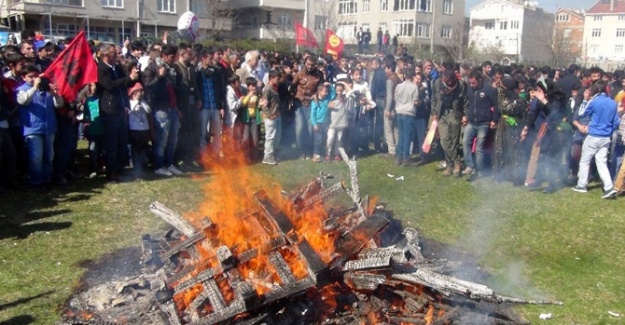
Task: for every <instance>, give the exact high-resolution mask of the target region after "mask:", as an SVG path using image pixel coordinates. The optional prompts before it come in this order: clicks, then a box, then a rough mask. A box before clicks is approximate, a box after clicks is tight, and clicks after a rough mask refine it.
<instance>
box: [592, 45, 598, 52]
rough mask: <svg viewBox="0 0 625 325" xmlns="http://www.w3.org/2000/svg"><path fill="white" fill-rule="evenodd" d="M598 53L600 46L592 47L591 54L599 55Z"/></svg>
mask: <svg viewBox="0 0 625 325" xmlns="http://www.w3.org/2000/svg"><path fill="white" fill-rule="evenodd" d="M597 51H599V44H593V45H591V46H590V52H591V53H597Z"/></svg>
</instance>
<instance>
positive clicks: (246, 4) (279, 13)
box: [228, 0, 316, 39]
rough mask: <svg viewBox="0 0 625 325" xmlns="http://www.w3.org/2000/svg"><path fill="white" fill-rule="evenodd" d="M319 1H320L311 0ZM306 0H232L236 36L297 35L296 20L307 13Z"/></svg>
mask: <svg viewBox="0 0 625 325" xmlns="http://www.w3.org/2000/svg"><path fill="white" fill-rule="evenodd" d="M310 1H316V0H310ZM307 3H308V1H305V0H230V1H228V7H229V8H230V9H232V10H234V11H235V12H236V14H234V16H233V20H234V21H233V25H234V26H233V28H232V33H231V36H232V37H234V38H252V39H280V38H291V39H292V38H294V37H295V27H294V25H295V22H302V21H303V20H304V16H305V9H306V8H305V5H306V4H307Z"/></svg>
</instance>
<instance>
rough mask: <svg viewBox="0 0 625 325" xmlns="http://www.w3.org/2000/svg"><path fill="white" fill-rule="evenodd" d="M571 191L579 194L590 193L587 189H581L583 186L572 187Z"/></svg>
mask: <svg viewBox="0 0 625 325" xmlns="http://www.w3.org/2000/svg"><path fill="white" fill-rule="evenodd" d="M571 189H572V190H573V191H575V192H579V193H586V192H588V190H586V188H585V187H581V186H577V185H576V186H575V187H571Z"/></svg>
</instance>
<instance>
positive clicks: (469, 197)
mask: <svg viewBox="0 0 625 325" xmlns="http://www.w3.org/2000/svg"><path fill="white" fill-rule="evenodd" d="M434 165H435V164H430V165H427V166H424V167H396V166H395V165H394V164H393V162H392V161H391V160H390V159H388V158H384V157H382V156H373V157H368V158H364V159H361V160H359V168H360V180H361V192H362V193H363V195H364V194H371V195H376V196H378V197H379V199H380V201H381V202H384V203H387V209H389V210H392V211H393V212H394V213H395V218H397V219H399V220H401V221H402V223H403V225H404V226H413V227H416V228H418V229H419V230H420V232H421V235H422V236H423V237H427V238H428V239H431V240H433V241H436V242H440V243H442V244H444V245H441V247H449V250H450V252H449V253H450V254H452V253H451V252H452V251H453V252H454V254H462V255H465V256H467V257H469V258H471V259H473V260H474V261H475V263H476V264H477V265H479V270H477V269H476V270H475V271H476V272H475V274H472V272H470V271H468V272H465V273H461V274H457V276H459V277H463V278H465V279H469V280H472V279H473V280H475V277H477V276H478V275H477V273H480V274H483V273H482V272H484V271H485V272H487V273H488V274H489V275H490V276H488V277H483V276H479V277H480V278H479V279H478V280H479V281H481V282H485V283H484V284H487V285H489V286H491V287H493V288H494V289H495V290H496V291H497V293H500V294H504V295H516V296H520V297H524V298H529V299H553V300H561V301H564V302H565V305H564V306H520V307H517V308H516V310H517V311H518V313H519V314H520V315H521V316H522V317H524V318H526V319H528V320H530V321H531V322H532V323H543V322H544V323H546V324H547V323H548V324H624V323H625V317H621V318H615V317H613V316H610V315H609V314H608V311H613V312H617V313H625V293H624V289H625V248H624V247H623V239H622V238H623V236H622V234H623V232H624V231H625V214H624V213H623V212H622V211H623V208H624V207H625V205H624V203H623V200H624V199H623V198H620V199H619V200H616V201H614V200H612V201H603V200H601V199H600V195H601V190H600V188H596V187H595V188H594V189H593V190H591V191H589V193H587V194H579V193H575V192H573V191H571V190H569V189H563V190H561V191H560V192H558V193H556V194H553V195H546V194H543V193H540V192H536V193H530V192H527V191H526V190H524V189H523V188H516V187H513V186H512V185H510V184H496V183H493V182H491V180H489V179H482V180H478V181H477V182H474V183H469V182H466V181H464V180H461V179H453V178H450V179H447V178H443V177H442V176H441V175H440V174H439V173H438V172H437V171H435V168H436V167H435V166H434ZM250 168H252V170H253V172H254V173H257V174H258V175H259V177H267V181H268V182H278V183H280V184H282V186H283V187H284V188H285V189H287V190H291V189H294V188H296V187H297V186H298V185H301V184H303V183H305V182H307V181H309V180H310V179H311V178H312V177H314V176H315V175H317V174H318V172H319V171H324V172H329V173H332V174H334V175H336V176H337V177H338V178H343V179H348V177H347V175H348V170H347V168H346V166H345V165H344V164H343V163H321V164H314V163H312V162H309V161H301V160H300V161H287V162H284V163H281V164H280V165H279V166H276V167H269V166H263V165H257V166H253V167H250ZM387 173H391V174H393V175H396V176H404V178H405V180H404V181H396V180H395V179H394V178H390V177H388V176H387ZM261 175H264V176H261ZM232 177H233V181H236V172H233V176H232ZM209 180H210V175H206V174H204V175H202V176H201V177H193V178H192V177H180V178H169V179H153V180H147V181H135V182H131V183H122V184H112V185H111V184H106V183H105V182H104V180H103V179H102V178H96V179H92V180H82V181H80V182H78V183H76V184H75V185H74V186H73V187H71V188H67V189H61V190H59V189H56V190H53V191H52V192H51V193H48V194H35V193H29V192H9V193H5V194H2V195H1V196H0V224H1V225H0V279H1V280H0V324H2V325H6V324H53V323H54V322H55V321H57V320H58V316H59V308H60V306H61V305H62V304H63V302H64V301H65V300H66V299H67V298H68V297H69V296H70V295H71V293H72V291H73V289H74V288H75V286H76V285H77V283H78V280H79V279H80V277H81V276H82V274H83V273H84V272H85V268H84V267H83V266H84V265H88V264H89V263H85V262H87V261H93V260H97V259H98V258H100V257H102V256H103V255H104V254H107V253H110V252H114V251H116V250H119V249H120V248H124V247H128V246H138V245H139V244H140V235H141V234H143V233H150V232H154V231H156V230H158V229H159V228H163V227H164V225H163V223H162V222H161V221H160V219H158V218H156V217H154V216H153V215H151V214H150V212H149V210H148V205H149V203H151V202H152V201H155V200H158V201H160V202H162V203H164V204H166V205H167V206H169V207H170V208H172V209H174V210H177V211H180V212H185V211H192V210H193V208H194V207H195V206H196V205H197V204H198V202H200V200H201V199H202V195H203V193H202V192H201V190H200V186H201V182H205V181H209ZM440 253H441V254H443V255H445V254H446V253H447V252H440ZM135 262H136V261H128V263H135ZM541 313H552V314H553V319H551V320H549V321H541V320H539V319H538V316H539V315H540V314H541Z"/></svg>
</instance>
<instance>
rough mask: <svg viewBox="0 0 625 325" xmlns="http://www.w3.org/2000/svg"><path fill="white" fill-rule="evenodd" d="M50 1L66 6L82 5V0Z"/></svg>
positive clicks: (50, 0)
mask: <svg viewBox="0 0 625 325" xmlns="http://www.w3.org/2000/svg"><path fill="white" fill-rule="evenodd" d="M14 2H16V3H17V2H24V1H14ZM48 3H51V4H56V5H64V6H76V7H82V6H83V3H82V0H48Z"/></svg>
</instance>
